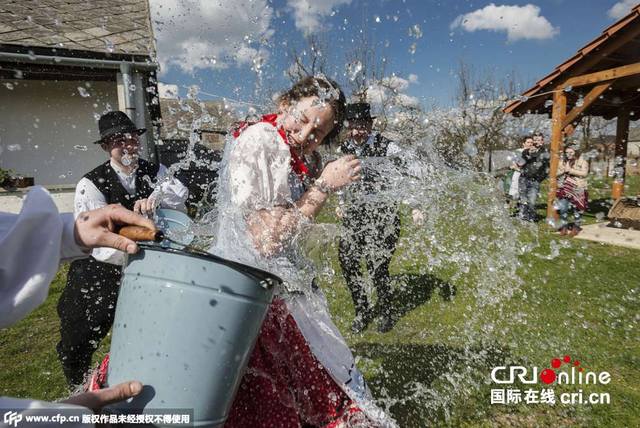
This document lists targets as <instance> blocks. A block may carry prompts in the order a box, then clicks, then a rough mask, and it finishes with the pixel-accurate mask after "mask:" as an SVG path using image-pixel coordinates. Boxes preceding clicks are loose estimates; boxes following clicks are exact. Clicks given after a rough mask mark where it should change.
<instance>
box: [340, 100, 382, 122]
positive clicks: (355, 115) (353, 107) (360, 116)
mask: <svg viewBox="0 0 640 428" xmlns="http://www.w3.org/2000/svg"><path fill="white" fill-rule="evenodd" d="M373 119H375V116H371V105H370V104H369V103H351V104H347V120H348V121H352V120H353V121H356V120H373Z"/></svg>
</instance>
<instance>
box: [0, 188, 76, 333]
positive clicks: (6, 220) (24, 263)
mask: <svg viewBox="0 0 640 428" xmlns="http://www.w3.org/2000/svg"><path fill="white" fill-rule="evenodd" d="M73 229H74V218H73V215H72V214H70V213H67V214H59V213H58V208H57V207H56V205H55V203H54V202H53V199H51V195H50V194H49V192H47V191H46V190H45V189H43V188H42V187H34V188H33V189H31V191H29V193H28V194H27V196H26V197H25V200H24V203H23V205H22V210H21V211H20V213H19V214H9V213H0V328H4V327H7V326H9V325H11V324H13V323H15V322H17V321H19V320H20V319H22V318H23V317H24V316H25V315H27V314H28V313H29V312H31V311H32V310H33V309H35V308H36V307H37V306H39V305H40V304H41V303H42V302H44V300H45V299H46V298H47V293H48V290H49V283H50V282H51V281H52V280H53V277H54V275H55V274H56V272H57V270H58V264H59V263H60V260H61V259H63V260H64V259H72V258H77V257H83V256H85V257H86V255H87V253H85V252H83V251H82V248H80V247H79V246H78V245H77V244H76V242H75V238H74V234H73Z"/></svg>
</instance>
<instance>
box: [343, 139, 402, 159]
mask: <svg viewBox="0 0 640 428" xmlns="http://www.w3.org/2000/svg"><path fill="white" fill-rule="evenodd" d="M390 142H391V140H389V139H388V138H385V137H383V136H382V135H380V134H376V136H375V137H374V138H373V144H365V145H364V146H363V147H362V151H361V152H360V156H359V157H369V156H387V149H388V148H389V143H390ZM340 151H341V152H342V153H343V154H345V155H355V154H356V153H357V151H358V147H357V146H356V145H355V144H353V143H352V142H351V141H350V140H347V141H345V142H344V143H342V145H341V146H340Z"/></svg>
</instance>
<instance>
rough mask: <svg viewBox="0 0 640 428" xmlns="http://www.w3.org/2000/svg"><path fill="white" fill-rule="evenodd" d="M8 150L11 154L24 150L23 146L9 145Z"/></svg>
mask: <svg viewBox="0 0 640 428" xmlns="http://www.w3.org/2000/svg"><path fill="white" fill-rule="evenodd" d="M7 150H9V151H10V152H17V151H18V150H22V146H21V145H20V144H9V145H8V146H7Z"/></svg>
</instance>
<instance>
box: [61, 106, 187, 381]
mask: <svg viewBox="0 0 640 428" xmlns="http://www.w3.org/2000/svg"><path fill="white" fill-rule="evenodd" d="M105 117H106V119H105ZM99 125H100V128H101V129H100V131H101V135H102V137H103V138H102V139H101V140H99V141H97V142H96V143H100V142H102V141H103V140H104V139H105V138H107V137H108V136H110V135H113V134H114V132H111V133H110V132H109V131H110V130H114V129H115V130H117V131H118V132H132V133H133V132H138V133H139V132H140V131H141V130H136V129H135V127H134V125H133V123H132V122H131V121H130V120H129V118H128V117H127V116H126V115H125V114H124V113H122V112H112V113H108V114H107V115H104V116H103V117H102V118H101V121H100V123H99ZM167 172H168V171H167V169H166V167H164V166H162V165H156V164H153V163H151V162H147V161H145V160H144V159H139V160H138V166H137V168H135V170H134V171H133V172H132V173H130V174H127V173H126V172H125V171H123V170H122V169H121V168H119V167H118V165H116V164H115V163H114V162H112V161H111V160H109V161H107V162H105V163H103V164H102V165H100V166H98V167H97V168H94V169H93V170H92V171H90V172H88V173H87V174H85V176H84V177H83V178H82V179H81V180H80V181H79V182H78V184H77V186H76V194H75V201H74V210H75V216H76V217H77V216H78V215H80V214H81V213H83V212H85V211H89V210H94V209H97V208H101V207H103V206H105V205H108V204H121V205H122V206H124V207H125V208H127V209H129V210H133V207H134V204H135V202H136V201H137V200H139V199H145V198H149V197H154V198H157V200H158V201H160V203H161V206H163V207H167V208H174V209H181V210H184V209H185V208H184V202H185V200H186V198H187V193H188V191H187V189H186V187H185V186H184V185H182V183H180V182H179V181H178V180H176V179H173V178H169V177H167ZM158 183H159V184H158ZM156 185H157V187H156V190H154V187H153V186H156ZM124 260H125V255H124V253H123V252H121V251H118V250H115V249H112V248H97V249H95V250H93V252H92V255H91V256H90V257H88V258H86V259H82V260H76V261H74V262H72V263H71V265H70V267H69V273H68V275H67V283H66V286H65V288H64V290H63V292H62V295H61V296H60V300H59V301H58V314H59V316H60V336H61V337H60V342H59V343H58V345H57V351H58V358H59V359H60V362H61V364H62V368H63V371H64V374H65V377H66V378H67V381H68V382H69V384H70V385H79V384H82V383H83V380H84V376H85V374H86V372H87V371H88V370H89V368H90V365H91V357H92V355H93V352H94V351H95V349H96V348H97V347H98V345H99V344H100V341H101V340H102V339H103V338H104V337H105V336H106V335H107V333H108V332H109V330H110V329H111V326H112V324H113V316H114V314H115V306H116V300H117V297H118V289H119V285H120V283H119V282H120V276H121V273H122V265H123V263H124Z"/></svg>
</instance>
